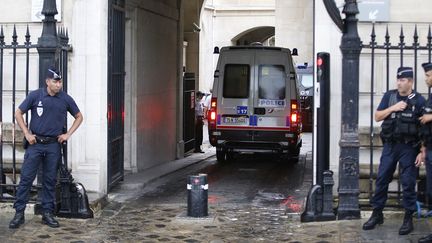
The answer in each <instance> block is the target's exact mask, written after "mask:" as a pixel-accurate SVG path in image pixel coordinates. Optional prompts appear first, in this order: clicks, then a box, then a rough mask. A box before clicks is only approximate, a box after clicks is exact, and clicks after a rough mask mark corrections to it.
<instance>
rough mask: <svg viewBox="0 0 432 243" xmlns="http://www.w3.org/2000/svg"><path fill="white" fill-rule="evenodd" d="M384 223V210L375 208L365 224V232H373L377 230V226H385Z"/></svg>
mask: <svg viewBox="0 0 432 243" xmlns="http://www.w3.org/2000/svg"><path fill="white" fill-rule="evenodd" d="M383 223H384V216H383V213H382V209H377V208H375V209H374V210H373V212H372V215H371V217H370V218H369V220H368V221H366V223H364V224H363V230H371V229H373V228H375V226H376V225H377V224H383Z"/></svg>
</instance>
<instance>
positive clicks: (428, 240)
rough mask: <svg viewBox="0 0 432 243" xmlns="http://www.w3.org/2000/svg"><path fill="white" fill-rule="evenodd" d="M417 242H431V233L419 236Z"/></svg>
mask: <svg viewBox="0 0 432 243" xmlns="http://www.w3.org/2000/svg"><path fill="white" fill-rule="evenodd" d="M418 243H432V234H430V235H426V236H424V237H422V238H420V239H419V240H418Z"/></svg>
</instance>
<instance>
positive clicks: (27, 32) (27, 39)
mask: <svg viewBox="0 0 432 243" xmlns="http://www.w3.org/2000/svg"><path fill="white" fill-rule="evenodd" d="M25 39H26V44H27V45H29V44H30V30H29V26H28V25H27V31H26V35H25Z"/></svg>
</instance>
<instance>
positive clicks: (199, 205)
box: [187, 174, 208, 217]
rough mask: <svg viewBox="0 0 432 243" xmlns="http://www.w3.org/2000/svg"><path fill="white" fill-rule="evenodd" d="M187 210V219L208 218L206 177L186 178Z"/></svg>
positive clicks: (200, 175)
mask: <svg viewBox="0 0 432 243" xmlns="http://www.w3.org/2000/svg"><path fill="white" fill-rule="evenodd" d="M187 189H188V209H187V211H188V212H187V216H189V217H207V216H208V184H207V175H206V174H199V175H197V176H188V182H187Z"/></svg>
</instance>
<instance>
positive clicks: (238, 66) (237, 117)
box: [217, 50, 254, 141]
mask: <svg viewBox="0 0 432 243" xmlns="http://www.w3.org/2000/svg"><path fill="white" fill-rule="evenodd" d="M221 58H223V60H222V63H221V64H222V66H221V73H220V77H222V79H221V80H222V81H221V82H219V87H218V89H219V92H218V93H219V94H221V95H219V97H220V98H218V106H217V109H218V114H219V115H220V117H218V125H217V128H218V129H222V130H226V132H225V134H229V137H230V138H233V139H234V140H237V141H242V140H243V141H251V140H252V133H251V132H250V131H249V129H250V124H253V121H252V120H250V115H251V114H252V112H253V103H252V101H253V91H252V87H253V83H254V75H253V63H254V53H253V51H250V50H235V51H228V52H226V53H225V54H224V55H223V57H221ZM219 115H218V116H219ZM240 130H243V131H244V132H238V131H240Z"/></svg>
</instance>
